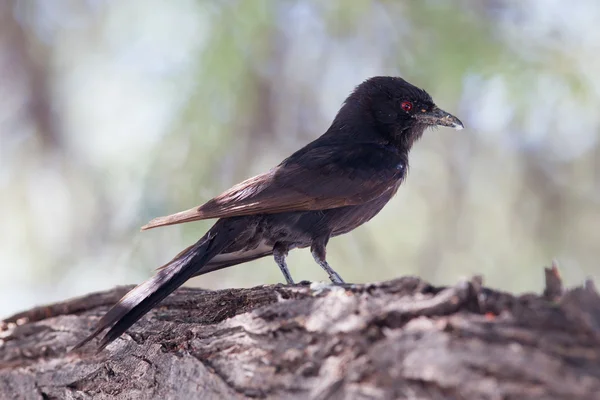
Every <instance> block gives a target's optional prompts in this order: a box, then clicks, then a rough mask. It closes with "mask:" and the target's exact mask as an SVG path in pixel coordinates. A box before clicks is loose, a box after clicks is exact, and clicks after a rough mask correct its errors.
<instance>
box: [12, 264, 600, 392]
mask: <svg viewBox="0 0 600 400" xmlns="http://www.w3.org/2000/svg"><path fill="white" fill-rule="evenodd" d="M546 282H547V284H546V290H545V292H544V294H543V295H541V296H538V295H533V294H528V295H522V296H514V295H511V294H509V293H503V292H499V291H495V290H492V289H488V288H485V287H482V284H481V279H479V278H474V279H472V280H471V281H465V282H460V283H458V284H457V285H455V286H452V287H434V286H432V285H430V284H428V283H426V282H423V281H422V280H420V279H418V278H413V277H408V278H401V279H397V280H393V281H389V282H383V283H374V284H364V285H345V286H332V285H325V284H308V283H304V284H302V283H301V284H298V285H294V286H284V285H269V286H260V287H255V288H251V289H231V290H220V291H205V290H200V289H187V288H183V289H180V290H178V291H177V292H176V293H174V294H173V295H171V296H169V297H168V298H167V299H166V300H165V301H164V302H163V303H162V304H161V305H160V306H159V307H157V308H156V309H155V310H153V311H152V312H151V313H149V314H148V315H147V316H146V317H145V318H143V319H142V320H141V321H140V322H139V323H137V324H136V325H135V326H133V327H132V328H131V329H130V330H129V332H128V333H127V334H125V335H123V337H121V338H120V339H118V340H117V341H116V342H115V343H113V344H112V345H110V346H109V347H108V348H107V349H106V350H104V351H102V352H100V353H96V352H95V350H94V346H93V344H92V345H88V346H87V347H86V348H84V349H83V350H82V351H81V352H79V353H77V354H73V353H66V351H67V350H68V349H69V348H70V347H71V346H73V345H74V344H75V343H76V342H77V341H78V340H80V339H82V338H83V337H84V336H85V335H86V334H88V333H89V332H90V331H91V329H92V327H93V325H94V322H95V321H97V320H98V318H100V316H101V315H102V314H103V313H104V312H105V311H106V310H107V309H108V308H109V307H110V306H111V305H112V304H113V303H114V302H116V301H117V300H118V299H119V298H120V297H121V296H122V295H123V294H124V293H125V292H126V291H127V289H129V288H117V289H114V290H111V291H108V292H104V293H97V294H91V295H89V296H85V297H82V298H78V299H74V300H70V301H67V302H64V303H59V304H54V305H50V306H47V307H41V308H36V309H33V310H30V311H27V312H24V313H21V314H19V315H15V316H13V317H11V318H8V319H7V320H5V321H4V322H2V323H1V324H0V398H2V399H13V398H31V399H55V398H57V399H63V398H66V399H85V398H99V399H103V398H115V397H116V398H135V399H194V398H202V399H210V398H215V399H235V398H244V397H255V398H286V399H296V398H297V399H306V398H314V399H325V398H331V399H370V398H377V399H379V398H400V399H404V398H406V399H408V398H410V399H600V298H599V296H598V293H597V292H596V290H595V288H594V285H593V284H592V283H591V282H587V283H586V284H585V285H584V286H583V287H579V288H575V289H573V290H569V291H566V292H563V289H562V284H561V282H560V277H559V276H558V272H557V271H556V269H555V268H553V269H547V270H546Z"/></svg>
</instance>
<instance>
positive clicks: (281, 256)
mask: <svg viewBox="0 0 600 400" xmlns="http://www.w3.org/2000/svg"><path fill="white" fill-rule="evenodd" d="M287 254H288V248H287V246H285V245H282V244H281V243H277V244H275V246H273V257H274V258H275V262H276V263H277V266H278V267H279V269H280V270H281V273H282V274H283V276H284V278H285V281H286V282H287V284H288V285H293V284H294V280H293V279H292V274H290V270H289V269H288V267H287V263H286V262H285V257H286V256H287Z"/></svg>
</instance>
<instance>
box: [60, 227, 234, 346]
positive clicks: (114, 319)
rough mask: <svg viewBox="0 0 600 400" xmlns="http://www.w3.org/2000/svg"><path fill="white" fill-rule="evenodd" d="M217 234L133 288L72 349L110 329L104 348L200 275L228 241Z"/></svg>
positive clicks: (103, 342) (208, 236)
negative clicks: (153, 308) (186, 282)
mask: <svg viewBox="0 0 600 400" xmlns="http://www.w3.org/2000/svg"><path fill="white" fill-rule="evenodd" d="M217 236H218V235H216V234H211V232H209V234H207V235H206V236H205V237H203V238H202V239H200V241H198V243H196V244H195V245H193V246H191V247H190V248H189V249H187V251H185V252H184V253H182V254H180V255H179V257H176V258H175V259H174V260H173V261H171V263H169V264H168V266H166V267H165V268H163V269H161V270H160V271H158V272H157V273H156V275H154V276H153V277H152V278H150V279H149V280H147V281H146V282H144V283H142V284H140V285H138V286H137V287H135V288H134V289H132V290H131V291H130V292H129V293H127V294H126V295H125V296H124V297H123V298H122V299H121V300H120V301H119V302H118V303H117V304H116V305H115V306H114V307H113V308H111V309H110V310H109V311H108V312H107V313H106V314H105V315H104V316H103V317H102V318H101V319H100V321H99V322H98V325H97V327H96V329H95V330H94V332H92V334H91V335H89V336H88V337H87V338H85V339H84V340H83V341H81V342H80V343H78V344H77V345H76V346H75V347H74V348H73V349H72V350H71V351H73V350H76V349H78V348H80V347H82V346H83V345H85V344H86V343H88V342H89V341H91V340H92V339H94V338H95V337H97V336H98V335H99V334H100V333H101V332H102V331H104V330H105V329H107V328H110V329H109V331H108V332H107V333H106V335H104V337H103V338H102V340H101V341H100V344H99V348H98V351H100V350H102V349H103V348H104V347H106V346H107V345H108V344H109V343H111V342H112V341H113V340H115V339H116V338H118V337H119V336H121V334H123V333H124V332H125V331H126V330H127V329H129V327H131V326H132V325H133V324H134V323H136V322H137V321H138V320H139V319H140V318H141V317H142V316H143V315H144V314H146V313H147V312H148V311H149V310H150V309H152V307H154V306H155V305H156V304H157V303H159V302H160V301H162V300H163V299H164V298H165V297H167V296H168V295H169V294H171V293H172V292H173V291H174V290H175V289H177V288H178V287H179V286H181V285H183V284H184V283H185V281H187V280H188V279H189V278H191V277H192V276H194V275H199V272H200V270H201V269H202V267H204V266H205V265H206V264H207V263H208V262H209V261H210V260H211V259H212V258H213V257H214V256H216V255H217V254H219V253H220V252H221V251H222V250H223V248H224V247H225V246H226V245H227V243H228V240H227V238H225V237H221V238H219V237H217ZM225 236H227V235H225Z"/></svg>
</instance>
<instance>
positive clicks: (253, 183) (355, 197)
mask: <svg viewBox="0 0 600 400" xmlns="http://www.w3.org/2000/svg"><path fill="white" fill-rule="evenodd" d="M434 125H442V126H448V127H453V128H456V129H462V127H463V125H462V123H461V122H460V121H459V120H458V119H457V118H456V117H454V116H452V115H450V114H448V113H447V112H445V111H443V110H440V109H439V108H438V107H437V106H436V105H435V104H434V103H433V100H432V99H431V97H430V96H429V95H428V94H427V93H426V92H425V91H424V90H421V89H419V88H417V87H415V86H413V85H411V84H410V83H408V82H406V81H405V80H403V79H401V78H393V77H375V78H371V79H369V80H367V81H365V82H363V83H362V84H360V85H359V86H358V87H357V88H356V89H355V90H354V92H352V94H350V96H349V97H348V98H347V99H346V101H345V102H344V104H343V106H342V108H341V109H340V111H339V112H338V114H337V116H336V117H335V119H334V121H333V123H332V124H331V127H330V128H329V129H328V130H327V132H325V134H324V135H322V136H321V137H319V138H318V139H316V140H315V141H313V142H312V143H309V144H308V145H306V146H305V147H303V148H302V149H300V150H298V151H297V152H295V153H294V154H292V155H291V156H290V157H288V158H286V159H285V160H284V161H283V162H282V163H281V164H279V165H278V166H277V167H275V168H273V169H272V170H270V171H269V172H266V173H264V174H262V175H258V176H255V177H253V178H250V179H248V180H246V181H244V182H242V183H240V184H238V185H235V186H234V187H232V188H231V189H229V190H227V191H226V192H224V193H223V194H221V195H220V196H218V197H215V198H214V199H212V200H209V201H208V202H206V203H205V204H203V205H202V206H199V207H195V208H192V209H190V210H187V211H183V212H180V213H177V214H173V215H169V216H166V217H160V218H156V219H154V220H152V221H150V223H148V224H147V225H146V226H144V227H143V228H142V229H150V228H155V227H158V226H164V225H172V224H179V223H183V222H190V221H197V220H202V219H209V218H219V220H218V221H217V222H216V223H215V225H214V226H213V227H212V228H211V229H210V230H209V231H208V232H207V233H206V235H204V236H203V237H202V238H201V239H200V240H199V241H198V242H197V243H196V244H194V245H192V246H190V247H188V248H187V249H185V250H184V251H183V252H181V253H180V254H179V255H177V256H176V257H175V258H174V259H173V260H172V261H171V262H170V263H168V264H166V265H165V266H163V267H161V268H159V271H158V272H157V274H156V275H155V276H154V277H152V278H150V279H149V280H148V281H146V282H144V283H142V284H141V285H139V286H137V287H136V288H135V289H133V290H132V291H130V292H129V293H128V294H127V295H125V296H124V297H123V298H122V299H121V300H120V301H119V302H118V303H117V304H116V305H115V306H114V307H113V308H112V309H111V310H110V311H108V312H107V313H106V315H105V316H104V317H103V318H102V319H101V320H100V321H99V322H98V325H97V328H96V330H95V331H94V332H93V333H92V334H91V335H90V336H88V337H87V338H86V339H85V340H83V341H82V342H81V343H79V344H78V345H77V346H76V347H75V348H77V347H80V346H82V345H83V344H85V343H87V342H88V341H90V340H91V339H93V338H94V337H96V336H97V335H99V334H100V333H101V332H102V331H103V330H105V329H107V328H109V331H108V333H107V334H106V335H105V336H104V337H103V338H102V340H101V341H100V345H99V346H100V349H102V348H104V347H105V346H106V345H107V344H108V343H110V342H111V341H113V340H114V339H116V338H117V337H119V336H120V335H121V334H122V333H123V332H125V331H126V330H127V329H128V328H129V327H130V326H131V325H133V324H134V323H135V322H136V321H137V320H138V319H140V318H141V317H142V316H143V315H144V314H145V313H147V312H148V311H149V310H150V309H151V308H152V307H154V306H155V305H156V304H157V303H158V302H160V301H161V300H162V299H164V298H165V297H166V296H168V295H169V294H170V293H171V292H173V291H174V290H175V289H177V288H178V287H179V286H181V285H182V284H183V283H184V282H185V281H187V280H188V279H189V278H191V277H193V276H196V275H202V274H205V273H207V272H211V271H215V270H218V269H221V268H226V267H229V266H232V265H236V264H240V263H244V262H246V261H251V260H255V259H257V258H261V257H264V256H268V255H273V256H274V258H275V261H276V263H277V264H278V265H279V268H280V269H281V271H282V272H283V275H284V277H285V279H286V282H287V283H293V280H292V277H291V275H290V273H289V271H288V269H287V266H286V263H285V257H286V255H287V253H288V251H289V250H292V249H294V248H304V247H310V249H311V252H312V255H313V257H314V259H315V261H316V262H317V263H318V264H319V265H320V266H321V267H322V268H323V269H324V270H325V271H326V272H327V274H328V275H329V278H330V279H331V281H332V282H334V283H343V280H342V278H341V277H340V276H339V275H338V274H337V273H336V272H335V271H334V270H333V269H332V268H331V267H330V266H329V264H327V261H326V251H325V248H326V246H327V242H328V241H329V239H330V238H331V237H334V236H338V235H341V234H343V233H346V232H349V231H351V230H353V229H354V228H356V227H358V226H360V225H362V224H363V223H365V222H367V221H368V220H370V219H371V218H373V217H374V216H375V215H376V214H377V213H378V212H379V211H380V210H381V209H382V208H383V206H385V204H386V203H387V202H388V201H389V200H390V199H391V198H392V196H393V195H394V194H395V193H396V190H398V187H399V186H400V184H401V183H402V180H403V179H404V177H405V175H406V171H407V168H408V152H409V150H410V149H411V147H412V145H413V143H414V142H415V141H416V140H417V139H419V138H420V137H421V135H422V134H423V132H424V130H425V129H426V128H427V127H429V126H434Z"/></svg>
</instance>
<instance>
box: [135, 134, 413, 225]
mask: <svg viewBox="0 0 600 400" xmlns="http://www.w3.org/2000/svg"><path fill="white" fill-rule="evenodd" d="M406 167H407V165H406V157H405V156H403V155H402V154H400V153H398V152H397V151H395V149H392V148H389V147H388V146H383V145H380V144H375V143H362V144H356V143H351V144H350V143H349V144H335V145H321V146H313V147H308V146H307V147H305V148H303V149H301V150H299V151H298V152H296V153H295V154H294V155H292V156H291V157H289V158H288V159H286V160H284V161H283V162H282V163H281V164H280V165H279V166H277V167H275V168H274V169H272V170H270V171H269V172H266V173H264V174H261V175H257V176H255V177H253V178H250V179H247V180H245V181H243V182H241V183H239V184H237V185H235V186H233V187H232V188H231V189H229V190H227V191H225V192H224V193H222V194H221V195H219V196H217V197H215V198H213V199H212V200H209V201H208V202H206V203H205V204H203V205H201V206H199V207H194V208H191V209H189V210H186V211H182V212H179V213H176V214H172V215H168V216H164V217H159V218H155V219H153V220H152V221H150V222H149V223H148V224H146V225H144V226H143V227H142V230H146V229H151V228H156V227H159V226H165V225H173V224H180V223H184V222H191V221H198V220H203V219H211V218H223V217H236V216H243V215H252V214H274V213H282V212H288V211H310V210H325V209H329V208H337V207H343V206H349V205H358V204H364V203H365V202H368V201H370V200H373V199H374V198H377V197H379V196H380V195H382V194H383V193H385V192H387V191H388V190H390V189H391V188H392V187H397V185H396V184H397V182H398V180H400V179H402V178H403V177H404V174H405V172H406Z"/></svg>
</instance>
